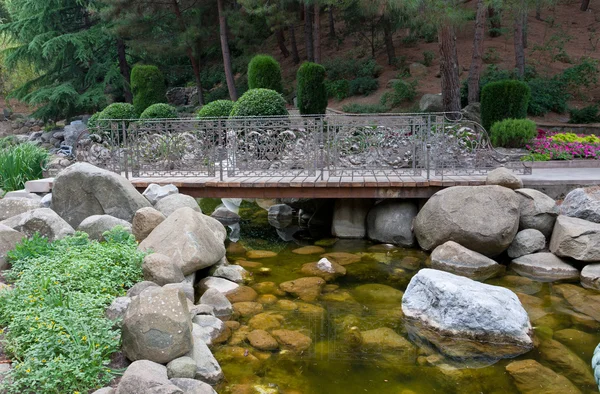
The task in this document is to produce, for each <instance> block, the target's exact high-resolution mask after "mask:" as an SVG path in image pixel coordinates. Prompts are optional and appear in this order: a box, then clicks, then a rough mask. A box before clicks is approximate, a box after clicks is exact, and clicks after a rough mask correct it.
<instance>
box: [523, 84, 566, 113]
mask: <svg viewBox="0 0 600 394" xmlns="http://www.w3.org/2000/svg"><path fill="white" fill-rule="evenodd" d="M527 85H529V88H530V89H531V100H530V101H529V107H528V109H527V112H528V113H529V114H530V115H533V116H543V115H545V114H547V113H548V112H550V111H554V112H558V113H564V112H565V111H566V110H567V100H569V98H570V95H569V93H568V92H567V90H566V89H565V85H564V84H563V83H562V82H561V81H560V79H559V78H551V79H544V78H534V79H531V80H529V81H527Z"/></svg>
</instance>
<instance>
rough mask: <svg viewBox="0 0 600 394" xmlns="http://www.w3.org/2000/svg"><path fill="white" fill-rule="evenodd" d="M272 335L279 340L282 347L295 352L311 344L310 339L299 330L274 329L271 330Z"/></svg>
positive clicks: (307, 347)
mask: <svg viewBox="0 0 600 394" xmlns="http://www.w3.org/2000/svg"><path fill="white" fill-rule="evenodd" d="M271 334H272V335H273V337H275V339H276V340H277V342H279V344H280V345H281V347H282V348H284V349H288V350H292V351H295V352H302V351H305V350H308V349H309V348H310V345H312V339H310V338H309V337H307V336H306V335H304V334H302V333H301V332H299V331H293V330H274V331H272V332H271Z"/></svg>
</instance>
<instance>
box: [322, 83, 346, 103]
mask: <svg viewBox="0 0 600 394" xmlns="http://www.w3.org/2000/svg"><path fill="white" fill-rule="evenodd" d="M325 88H326V89H327V97H335V98H336V99H337V100H338V101H342V100H343V99H345V98H347V97H349V96H350V81H348V80H347V79H338V80H337V81H329V80H326V81H325Z"/></svg>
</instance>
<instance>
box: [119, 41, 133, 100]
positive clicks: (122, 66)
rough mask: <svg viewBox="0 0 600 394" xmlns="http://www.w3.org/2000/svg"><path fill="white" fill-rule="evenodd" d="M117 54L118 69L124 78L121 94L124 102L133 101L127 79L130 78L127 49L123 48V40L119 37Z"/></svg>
mask: <svg viewBox="0 0 600 394" xmlns="http://www.w3.org/2000/svg"><path fill="white" fill-rule="evenodd" d="M117 55H118V57H119V70H120V71H121V75H122V76H123V79H124V80H125V83H124V84H123V96H125V102H126V103H129V104H131V103H133V94H131V89H130V87H129V81H130V80H131V67H129V63H127V51H126V48H125V41H123V40H122V39H120V38H117Z"/></svg>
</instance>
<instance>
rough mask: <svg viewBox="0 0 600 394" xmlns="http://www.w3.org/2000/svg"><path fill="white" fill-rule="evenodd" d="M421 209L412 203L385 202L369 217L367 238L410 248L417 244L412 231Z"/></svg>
mask: <svg viewBox="0 0 600 394" xmlns="http://www.w3.org/2000/svg"><path fill="white" fill-rule="evenodd" d="M418 212H419V209H418V208H417V205H416V204H414V203H412V202H410V201H402V200H385V201H383V202H381V203H379V204H377V205H375V206H374V207H373V208H371V210H370V211H369V214H368V216H367V236H368V237H369V239H372V240H374V241H378V242H382V243H387V244H395V245H400V246H406V247H410V246H413V245H414V244H415V235H414V233H413V231H412V224H413V220H414V218H415V217H416V216H417V213H418Z"/></svg>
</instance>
